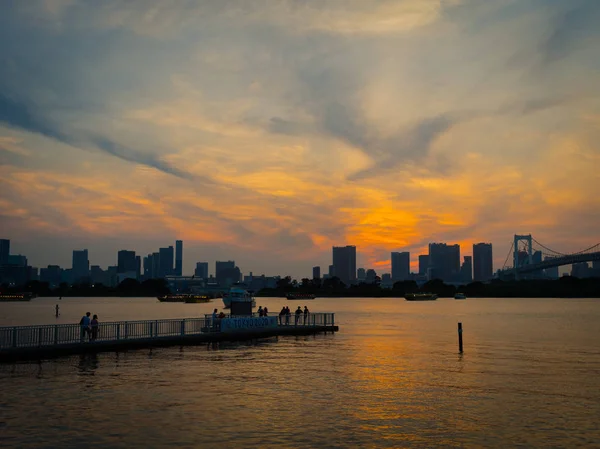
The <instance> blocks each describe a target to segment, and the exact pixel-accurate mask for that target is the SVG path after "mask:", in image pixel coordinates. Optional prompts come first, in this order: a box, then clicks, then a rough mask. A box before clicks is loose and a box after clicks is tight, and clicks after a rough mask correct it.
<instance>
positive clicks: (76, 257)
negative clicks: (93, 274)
mask: <svg viewBox="0 0 600 449" xmlns="http://www.w3.org/2000/svg"><path fill="white" fill-rule="evenodd" d="M71 267H72V270H73V281H74V282H76V283H77V282H82V281H88V280H89V277H90V261H89V259H88V250H87V249H84V250H81V251H78V250H74V251H73V262H72V265H71Z"/></svg>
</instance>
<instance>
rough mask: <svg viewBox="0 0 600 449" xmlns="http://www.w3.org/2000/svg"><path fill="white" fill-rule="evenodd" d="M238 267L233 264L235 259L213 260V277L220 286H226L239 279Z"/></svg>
mask: <svg viewBox="0 0 600 449" xmlns="http://www.w3.org/2000/svg"><path fill="white" fill-rule="evenodd" d="M240 277H241V273H240V269H239V268H238V267H236V266H235V261H233V260H228V261H223V262H222V261H219V260H217V261H216V262H215V278H216V279H217V283H218V284H219V285H221V286H224V287H227V286H230V285H231V284H234V283H236V282H239V281H240Z"/></svg>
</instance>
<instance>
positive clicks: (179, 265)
mask: <svg viewBox="0 0 600 449" xmlns="http://www.w3.org/2000/svg"><path fill="white" fill-rule="evenodd" d="M182 273H183V241H182V240H176V241H175V276H181V274H182Z"/></svg>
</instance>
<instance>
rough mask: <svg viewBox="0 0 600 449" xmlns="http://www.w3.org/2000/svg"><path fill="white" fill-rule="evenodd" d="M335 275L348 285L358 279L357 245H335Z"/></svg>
mask: <svg viewBox="0 0 600 449" xmlns="http://www.w3.org/2000/svg"><path fill="white" fill-rule="evenodd" d="M333 275H334V276H337V277H338V278H339V279H340V281H342V282H343V283H344V284H346V286H349V285H351V284H352V283H354V281H356V246H351V245H347V246H334V247H333Z"/></svg>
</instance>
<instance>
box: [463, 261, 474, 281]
mask: <svg viewBox="0 0 600 449" xmlns="http://www.w3.org/2000/svg"><path fill="white" fill-rule="evenodd" d="M463 259H464V262H463V264H462V265H461V267H460V281H461V282H464V283H465V284H469V283H471V282H473V258H472V257H471V256H465V257H463Z"/></svg>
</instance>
